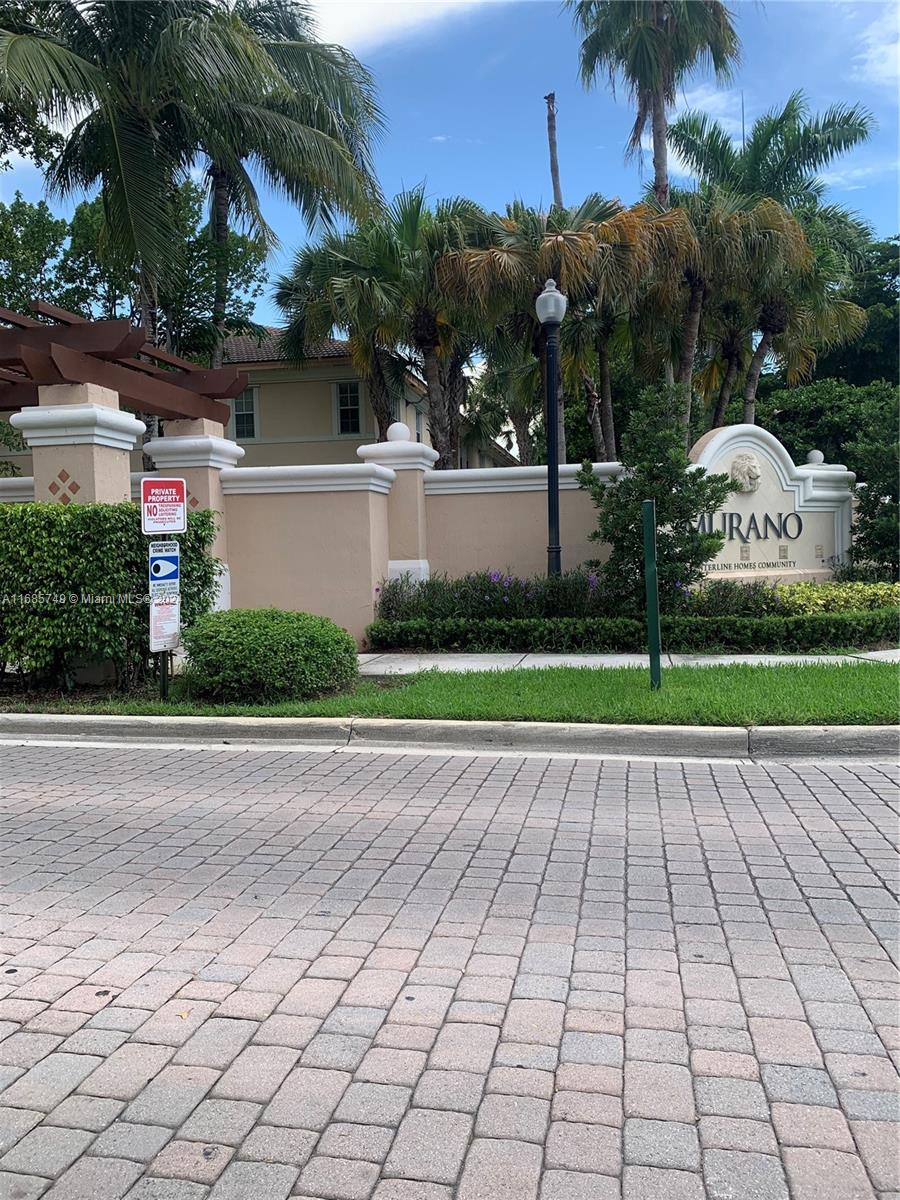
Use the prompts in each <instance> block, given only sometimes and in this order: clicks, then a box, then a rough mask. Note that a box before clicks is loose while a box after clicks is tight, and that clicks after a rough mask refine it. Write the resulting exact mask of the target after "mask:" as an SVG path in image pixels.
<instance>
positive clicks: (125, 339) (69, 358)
mask: <svg viewBox="0 0 900 1200" xmlns="http://www.w3.org/2000/svg"><path fill="white" fill-rule="evenodd" d="M28 307H29V308H30V309H31V311H32V312H33V313H35V314H36V315H35V316H26V315H25V314H23V313H17V312H12V311H11V310H10V309H7V308H0V325H7V326H10V328H7V329H4V328H0V412H9V411H11V410H18V409H22V408H29V407H30V406H32V405H36V404H37V402H38V388H39V387H41V386H46V385H49V384H58V383H94V384H97V385H98V386H100V387H104V388H110V389H112V390H113V391H115V392H118V394H119V401H120V404H121V405H122V407H123V408H131V409H135V410H136V411H137V412H142V413H152V414H154V415H155V416H158V417H163V418H164V419H166V420H170V421H171V420H179V419H191V418H199V417H205V418H207V419H208V420H210V421H218V422H219V423H220V424H222V425H225V424H227V422H228V419H229V417H230V415H231V414H230V410H229V407H228V405H227V404H223V403H222V401H223V400H226V399H228V398H230V397H232V396H237V395H238V394H239V393H240V392H242V391H243V390H244V389H245V388H246V387H247V382H248V380H247V376H246V375H245V374H244V373H243V372H241V371H238V370H237V369H236V368H235V367H219V368H218V369H216V370H206V369H204V368H203V367H198V366H197V364H196V363H192V362H188V360H187V359H184V358H179V357H178V356H177V355H175V354H170V353H169V352H168V351H167V350H162V349H160V347H159V346H154V345H152V344H151V343H150V342H148V341H147V331H146V330H145V329H144V328H142V327H141V326H140V325H132V324H131V322H130V321H126V320H117V321H88V320H86V319H85V318H84V317H80V316H79V315H78V314H77V313H71V312H67V311H66V310H65V309H64V308H57V307H56V305H53V304H46V303H45V302H44V301H43V300H34V301H32V302H31V303H30V304H29V306H28ZM37 317H43V318H44V320H38V319H37ZM139 355H140V356H142V357H138V356H139Z"/></svg>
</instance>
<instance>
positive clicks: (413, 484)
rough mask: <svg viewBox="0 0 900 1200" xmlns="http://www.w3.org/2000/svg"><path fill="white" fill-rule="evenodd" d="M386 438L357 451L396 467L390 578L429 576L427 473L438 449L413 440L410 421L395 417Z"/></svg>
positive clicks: (390, 510)
mask: <svg viewBox="0 0 900 1200" xmlns="http://www.w3.org/2000/svg"><path fill="white" fill-rule="evenodd" d="M387 439H388V440H387V441H386V442H375V443H374V444H373V445H370V446H360V447H359V449H358V450H357V451H356V453H357V454H358V455H359V457H360V458H361V459H363V461H364V462H371V463H378V464H379V465H380V466H383V467H389V468H390V469H391V470H392V471H396V473H397V478H396V480H395V481H394V484H393V486H392V487H391V491H390V495H389V496H388V528H389V534H388V547H389V555H390V557H389V561H388V579H398V578H399V577H400V576H401V575H411V576H412V577H413V578H414V579H427V578H428V574H429V566H428V539H427V524H426V520H425V474H426V472H428V471H431V470H432V468H433V467H434V464H435V463H436V462H437V460H438V452H437V451H436V450H432V449H431V447H430V446H423V445H422V443H421V442H414V441H413V440H412V438H411V436H410V430H409V426H408V425H404V424H403V422H402V421H395V422H394V424H393V425H391V426H390V428H389V429H388V431H387Z"/></svg>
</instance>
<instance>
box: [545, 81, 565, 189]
mask: <svg viewBox="0 0 900 1200" xmlns="http://www.w3.org/2000/svg"><path fill="white" fill-rule="evenodd" d="M544 99H545V100H546V101H547V141H548V142H549V143H550V179H551V180H552V182H553V203H554V204H555V205H556V207H557V208H562V207H563V196H562V187H561V185H560V182H559V153H558V151H557V147H556V92H548V93H547V95H546V96H545V97H544Z"/></svg>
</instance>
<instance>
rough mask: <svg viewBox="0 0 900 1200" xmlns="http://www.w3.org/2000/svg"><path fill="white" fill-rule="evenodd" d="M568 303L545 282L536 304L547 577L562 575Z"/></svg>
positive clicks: (557, 291)
mask: <svg viewBox="0 0 900 1200" xmlns="http://www.w3.org/2000/svg"><path fill="white" fill-rule="evenodd" d="M567 303H568V302H567V300H566V298H565V296H564V295H563V294H562V292H560V291H559V290H558V289H557V286H556V280H555V279H548V280H547V282H546V283H545V284H544V290H543V291H542V292H541V294H540V295H539V296H538V298H537V301H536V302H535V308H536V309H537V317H538V320H539V321H540V323H541V326H542V328H543V330H544V337H545V339H546V344H547V355H546V364H545V370H544V399H545V405H544V411H545V412H546V414H547V574H548V575H559V574H561V573H562V562H561V555H562V548H561V547H560V544H559V327H560V325H561V324H562V319H563V317H564V316H565V315H566V304H567Z"/></svg>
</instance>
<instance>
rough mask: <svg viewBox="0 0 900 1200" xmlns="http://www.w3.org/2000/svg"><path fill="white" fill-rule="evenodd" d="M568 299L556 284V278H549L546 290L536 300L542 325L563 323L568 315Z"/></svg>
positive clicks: (545, 285)
mask: <svg viewBox="0 0 900 1200" xmlns="http://www.w3.org/2000/svg"><path fill="white" fill-rule="evenodd" d="M567 305H568V301H567V300H566V298H565V296H564V295H563V294H562V292H561V291H560V290H559V289H558V288H557V286H556V280H555V279H548V280H547V282H546V283H545V284H544V290H543V291H542V292H541V294H540V295H539V296H538V298H537V300H536V301H535V305H534V306H535V308H536V310H537V318H538V320H539V321H540V323H541V324H542V325H561V324H562V319H563V317H564V316H565V315H566V307H567Z"/></svg>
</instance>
